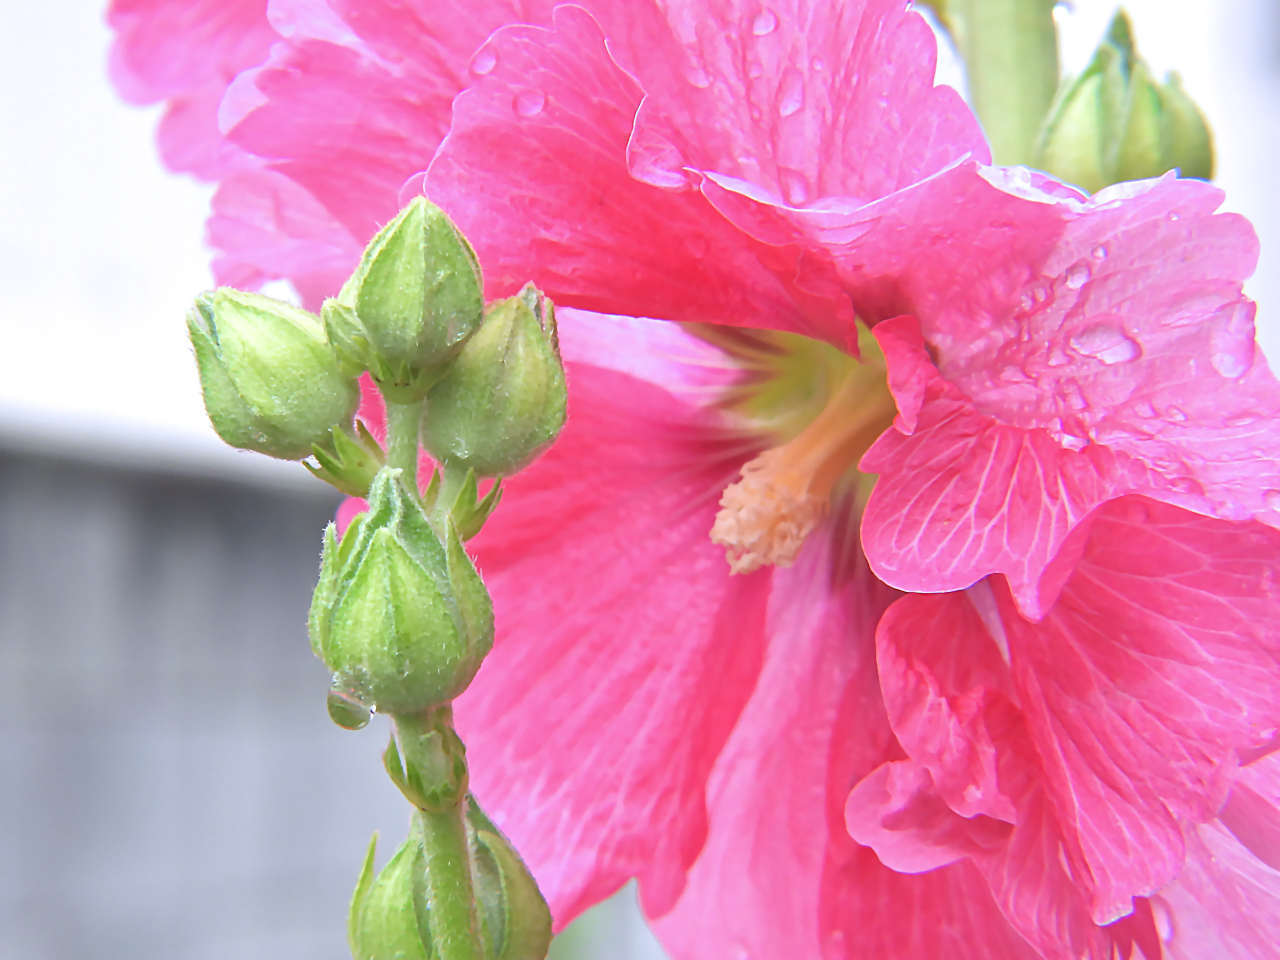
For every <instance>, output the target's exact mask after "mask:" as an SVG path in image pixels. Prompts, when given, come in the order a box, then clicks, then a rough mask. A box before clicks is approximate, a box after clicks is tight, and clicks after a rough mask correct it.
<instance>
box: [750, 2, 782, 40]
mask: <svg viewBox="0 0 1280 960" xmlns="http://www.w3.org/2000/svg"><path fill="white" fill-rule="evenodd" d="M776 29H778V15H777V14H776V13H774V12H773V11H772V10H770V9H769V8H768V7H766V8H765V9H763V10H761V11H760V12H759V13H758V14H756V18H755V19H754V20H752V21H751V32H752V33H754V34H755V35H756V36H757V37H767V36H768V35H769V34H771V33H773V31H774V30H776Z"/></svg>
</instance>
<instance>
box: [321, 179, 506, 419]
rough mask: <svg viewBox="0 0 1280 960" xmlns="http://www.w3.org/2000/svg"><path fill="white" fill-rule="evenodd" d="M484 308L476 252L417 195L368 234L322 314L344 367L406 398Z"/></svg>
mask: <svg viewBox="0 0 1280 960" xmlns="http://www.w3.org/2000/svg"><path fill="white" fill-rule="evenodd" d="M483 312H484V296H483V291H482V283H481V277H480V264H479V261H477V260H476V255H475V251H474V250H472V249H471V245H470V244H469V243H467V241H466V238H465V237H463V236H462V234H461V233H460V232H459V231H458V228H457V227H455V226H454V225H453V221H451V220H450V219H449V218H448V217H447V216H445V214H444V211H442V210H441V209H440V208H439V207H437V206H435V205H434V204H432V203H430V202H428V201H427V199H426V198H425V197H417V198H415V199H414V200H413V201H412V202H411V203H410V204H409V205H408V206H406V207H405V208H404V209H403V210H401V211H400V213H398V214H397V215H396V217H395V219H394V220H392V221H391V222H390V223H388V224H387V225H386V226H385V227H383V228H382V229H381V230H379V231H378V233H377V235H376V236H375V237H374V238H373V239H372V240H371V241H369V245H368V246H367V247H366V248H365V251H364V254H363V256H362V257H361V258H360V264H359V266H358V267H356V271H355V273H353V274H352V275H351V278H350V279H349V280H347V282H346V284H344V285H343V287H342V290H341V292H340V293H339V294H338V297H337V300H335V301H329V302H327V303H326V304H325V306H324V309H323V311H322V314H323V316H324V321H325V327H326V329H327V330H328V333H329V337H330V339H331V340H332V342H333V344H334V346H335V347H336V348H337V349H338V350H339V352H340V353H341V354H342V356H343V360H344V362H345V363H347V364H348V366H349V368H350V369H353V370H368V371H369V372H370V373H371V374H373V378H374V379H375V380H376V381H377V382H378V386H379V387H380V388H381V389H382V390H383V392H384V393H386V394H387V395H388V396H390V397H392V398H393V399H396V400H398V401H401V402H409V401H413V400H419V399H421V398H422V397H423V396H424V395H425V393H426V390H427V388H428V387H429V386H430V384H431V383H432V382H433V381H434V379H435V377H436V375H437V374H438V372H439V370H440V368H441V366H442V365H443V364H445V363H447V362H448V361H449V359H450V358H451V357H452V356H453V355H454V354H455V353H456V352H457V350H458V348H459V347H460V346H461V345H462V344H463V342H464V341H465V340H466V339H467V338H468V337H469V336H471V334H472V333H473V332H474V331H475V329H476V327H478V326H479V325H480V318H481V316H482V315H483Z"/></svg>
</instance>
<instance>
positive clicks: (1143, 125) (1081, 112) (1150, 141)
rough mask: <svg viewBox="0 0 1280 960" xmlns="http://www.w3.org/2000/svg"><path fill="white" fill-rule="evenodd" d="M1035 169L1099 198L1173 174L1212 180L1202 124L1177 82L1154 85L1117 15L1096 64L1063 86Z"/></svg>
mask: <svg viewBox="0 0 1280 960" xmlns="http://www.w3.org/2000/svg"><path fill="white" fill-rule="evenodd" d="M1033 161H1034V162H1033V165H1034V166H1037V167H1039V168H1041V169H1043V170H1047V171H1049V172H1050V173H1053V174H1055V175H1056V176H1059V177H1061V178H1062V179H1064V180H1067V181H1069V182H1071V183H1074V184H1076V185H1077V186H1079V187H1082V188H1083V189H1085V190H1087V191H1089V192H1090V193H1093V192H1096V191H1098V190H1100V189H1102V188H1103V187H1105V186H1107V185H1108V184H1112V183H1119V182H1120V181H1121V180H1140V179H1143V178H1144V177H1155V176H1159V175H1160V174H1162V173H1165V172H1166V171H1168V170H1171V169H1173V168H1174V167H1177V168H1179V170H1180V171H1181V174H1182V176H1184V177H1201V178H1204V179H1208V178H1209V177H1211V176H1212V175H1213V147H1212V143H1211V139H1210V136H1209V128H1208V125H1207V124H1206V123H1205V119H1204V116H1203V115H1202V114H1201V113H1200V110H1199V109H1198V108H1197V107H1196V105H1195V103H1194V102H1193V101H1192V100H1191V98H1190V97H1188V96H1187V95H1186V93H1185V92H1183V90H1182V87H1181V85H1180V83H1179V81H1178V77H1177V75H1176V74H1171V75H1170V76H1168V77H1166V79H1165V81H1164V83H1157V82H1156V80H1155V78H1154V77H1152V75H1151V71H1150V70H1149V69H1148V68H1147V65H1146V63H1144V62H1143V61H1142V60H1141V59H1140V58H1139V57H1138V56H1137V53H1136V52H1135V50H1134V46H1133V38H1132V34H1131V32H1130V27H1129V21H1128V18H1127V17H1126V16H1125V15H1124V13H1123V12H1121V13H1117V14H1116V16H1115V19H1114V20H1112V22H1111V28H1110V30H1109V32H1108V34H1107V36H1106V37H1105V38H1104V39H1103V41H1102V43H1101V44H1100V45H1099V47H1098V49H1097V51H1096V52H1095V53H1094V56H1093V60H1092V61H1091V62H1090V63H1089V66H1088V67H1087V68H1085V70H1084V72H1083V73H1081V74H1080V76H1079V77H1076V78H1075V79H1073V80H1072V79H1069V80H1068V81H1066V82H1064V83H1063V85H1062V87H1061V88H1060V89H1059V91H1058V95H1057V97H1056V98H1055V99H1054V103H1053V105H1052V106H1051V107H1050V109H1049V115H1048V118H1047V119H1046V121H1045V124H1044V126H1043V127H1042V128H1041V131H1040V136H1039V139H1038V141H1037V143H1036V146H1035V150H1034V157H1033Z"/></svg>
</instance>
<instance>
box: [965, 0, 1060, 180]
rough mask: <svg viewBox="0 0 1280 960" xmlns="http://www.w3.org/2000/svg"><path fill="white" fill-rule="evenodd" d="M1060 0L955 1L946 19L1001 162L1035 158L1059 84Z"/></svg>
mask: <svg viewBox="0 0 1280 960" xmlns="http://www.w3.org/2000/svg"><path fill="white" fill-rule="evenodd" d="M1054 2H1055V0H949V2H948V3H947V4H946V5H945V21H946V23H947V24H948V26H949V27H950V29H951V32H952V37H953V39H954V40H955V43H956V47H957V48H958V49H959V51H960V55H961V57H963V59H964V63H965V74H966V76H967V77H968V81H969V98H970V102H971V103H972V104H973V108H974V111H975V112H976V113H977V114H978V119H980V120H981V121H982V127H983V129H984V130H985V131H986V134H987V139H988V140H989V141H990V143H991V154H992V158H993V160H994V162H996V163H998V164H1017V163H1030V162H1031V158H1032V147H1033V145H1034V144H1035V140H1036V135H1037V134H1038V133H1039V130H1040V125H1041V124H1042V123H1043V122H1044V118H1045V114H1046V113H1047V112H1048V110H1049V105H1050V104H1051V103H1052V102H1053V96H1054V93H1055V92H1056V91H1057V89H1058V35H1057V30H1056V28H1055V26H1054V22H1053V7H1054Z"/></svg>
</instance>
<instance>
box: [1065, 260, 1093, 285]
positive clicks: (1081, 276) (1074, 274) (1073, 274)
mask: <svg viewBox="0 0 1280 960" xmlns="http://www.w3.org/2000/svg"><path fill="white" fill-rule="evenodd" d="M1092 276H1093V268H1092V267H1090V266H1089V265H1088V264H1087V263H1085V262H1084V261H1083V260H1082V261H1080V262H1079V263H1077V264H1074V265H1073V266H1071V267H1069V268H1068V269H1067V275H1066V277H1065V279H1066V283H1067V286H1068V287H1070V288H1071V289H1072V290H1079V289H1080V288H1081V287H1083V286H1084V285H1085V284H1086V283H1088V282H1089V278H1090V277H1092Z"/></svg>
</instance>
